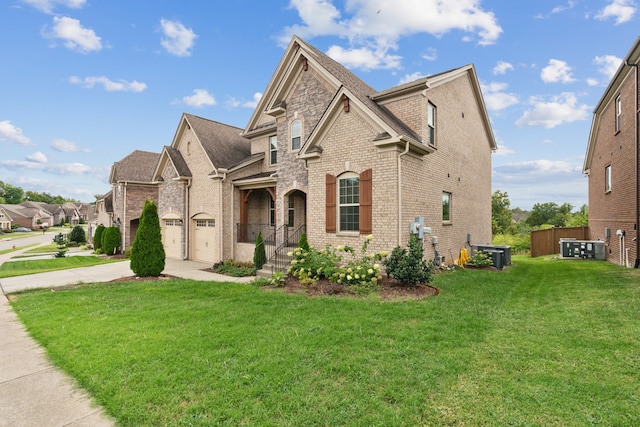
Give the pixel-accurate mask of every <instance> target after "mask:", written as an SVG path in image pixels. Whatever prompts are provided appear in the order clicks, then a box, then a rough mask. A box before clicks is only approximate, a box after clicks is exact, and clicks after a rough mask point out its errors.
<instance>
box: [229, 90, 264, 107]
mask: <svg viewBox="0 0 640 427" xmlns="http://www.w3.org/2000/svg"><path fill="white" fill-rule="evenodd" d="M261 99H262V93H261V92H256V93H254V94H253V99H252V100H251V101H241V100H239V99H237V98H234V97H233V96H230V97H229V98H228V99H227V101H226V105H227V107H230V108H237V107H244V108H256V107H257V106H258V102H260V100H261Z"/></svg>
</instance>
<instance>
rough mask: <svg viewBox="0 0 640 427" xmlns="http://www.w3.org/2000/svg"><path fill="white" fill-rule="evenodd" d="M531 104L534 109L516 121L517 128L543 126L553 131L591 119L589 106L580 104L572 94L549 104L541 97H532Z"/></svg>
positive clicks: (569, 93) (564, 94)
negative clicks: (556, 128) (562, 126)
mask: <svg viewBox="0 0 640 427" xmlns="http://www.w3.org/2000/svg"><path fill="white" fill-rule="evenodd" d="M530 104H532V105H533V109H531V110H528V111H525V113H524V114H523V115H522V117H520V118H519V119H518V120H517V121H516V123H515V124H516V126H517V127H531V126H543V127H545V128H547V129H551V128H554V127H556V126H559V125H562V124H565V123H572V122H575V121H578V120H586V119H587V118H588V117H589V108H588V107H587V105H586V104H578V98H577V97H576V95H575V94H574V93H572V92H563V93H562V94H560V95H557V96H554V97H552V98H551V100H550V101H547V102H545V101H543V100H542V99H541V98H539V97H532V98H531V99H530Z"/></svg>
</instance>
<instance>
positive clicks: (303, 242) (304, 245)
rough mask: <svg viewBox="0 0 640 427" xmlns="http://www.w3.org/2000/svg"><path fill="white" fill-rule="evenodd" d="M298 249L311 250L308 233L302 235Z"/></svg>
mask: <svg viewBox="0 0 640 427" xmlns="http://www.w3.org/2000/svg"><path fill="white" fill-rule="evenodd" d="M298 247H299V248H300V249H304V250H305V251H308V250H309V242H308V241H307V233H302V234H301V235H300V240H298Z"/></svg>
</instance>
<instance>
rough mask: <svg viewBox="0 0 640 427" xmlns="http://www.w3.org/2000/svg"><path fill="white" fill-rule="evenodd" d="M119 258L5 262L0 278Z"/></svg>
mask: <svg viewBox="0 0 640 427" xmlns="http://www.w3.org/2000/svg"><path fill="white" fill-rule="evenodd" d="M119 261H122V260H121V259H109V258H100V257H97V256H68V257H64V258H53V255H52V257H51V258H50V259H39V260H28V261H12V262H5V263H4V264H2V265H0V279H2V278H4V277H15V276H24V275H26V274H36V273H46V272H48V271H57V270H68V269H70V268H78V267H91V266H92V265H99V264H109V263H112V262H119Z"/></svg>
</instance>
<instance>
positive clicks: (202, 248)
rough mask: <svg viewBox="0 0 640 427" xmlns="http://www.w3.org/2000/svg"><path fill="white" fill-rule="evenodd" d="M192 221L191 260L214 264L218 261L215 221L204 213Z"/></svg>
mask: <svg viewBox="0 0 640 427" xmlns="http://www.w3.org/2000/svg"><path fill="white" fill-rule="evenodd" d="M191 221H192V230H193V231H192V233H193V234H192V235H193V239H192V246H191V247H192V252H191V253H192V257H191V258H192V259H193V260H195V261H203V262H210V263H215V262H218V261H220V256H219V254H218V251H219V243H218V239H217V234H216V220H215V218H214V217H213V216H211V215H210V214H206V213H199V214H197V215H194V216H193V217H192V219H191Z"/></svg>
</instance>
